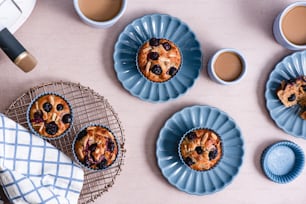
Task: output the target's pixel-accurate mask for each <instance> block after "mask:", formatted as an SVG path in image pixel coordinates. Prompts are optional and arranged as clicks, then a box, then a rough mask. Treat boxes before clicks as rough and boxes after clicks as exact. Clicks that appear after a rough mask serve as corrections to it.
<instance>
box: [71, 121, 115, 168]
mask: <svg viewBox="0 0 306 204" xmlns="http://www.w3.org/2000/svg"><path fill="white" fill-rule="evenodd" d="M92 126H97V127H102V128H106V129H107V130H108V131H109V132H111V133H112V134H113V136H114V138H115V142H116V145H117V148H118V151H117V154H116V158H115V159H114V161H113V162H112V163H111V164H110V165H108V166H107V167H106V168H104V169H92V168H90V167H88V166H86V165H84V164H83V163H82V162H81V161H80V160H79V158H78V156H77V155H76V153H75V149H74V147H75V144H76V141H77V140H78V139H80V138H79V134H80V133H81V132H82V131H83V130H85V129H86V128H88V127H92ZM72 153H73V157H74V159H75V161H77V163H78V164H79V165H81V167H83V168H85V169H87V170H90V171H103V170H107V169H109V168H110V167H111V166H112V165H113V164H114V163H115V162H116V160H117V158H118V155H119V153H120V146H119V143H118V139H117V136H116V135H115V134H114V132H113V131H112V130H111V129H110V128H109V127H107V126H105V125H102V124H88V125H86V126H84V127H82V128H81V129H80V131H79V132H78V133H77V134H76V136H75V137H74V139H73V141H72Z"/></svg>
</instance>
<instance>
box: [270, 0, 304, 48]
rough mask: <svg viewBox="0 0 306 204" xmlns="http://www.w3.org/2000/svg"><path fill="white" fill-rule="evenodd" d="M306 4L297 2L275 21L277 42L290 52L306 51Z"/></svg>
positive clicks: (274, 28)
mask: <svg viewBox="0 0 306 204" xmlns="http://www.w3.org/2000/svg"><path fill="white" fill-rule="evenodd" d="M305 22H306V2H305V1H304V2H295V3H292V4H290V5H288V6H287V7H286V8H285V9H284V10H283V11H281V12H280V13H279V14H278V16H277V17H276V18H275V20H274V24H273V33H274V37H275V39H276V41H277V42H278V43H279V44H281V45H282V46H284V47H285V48H287V49H289V50H302V49H306V27H305Z"/></svg>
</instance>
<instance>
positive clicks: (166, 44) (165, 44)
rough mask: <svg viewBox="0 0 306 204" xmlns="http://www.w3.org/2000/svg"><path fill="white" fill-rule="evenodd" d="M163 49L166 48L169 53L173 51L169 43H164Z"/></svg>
mask: <svg viewBox="0 0 306 204" xmlns="http://www.w3.org/2000/svg"><path fill="white" fill-rule="evenodd" d="M163 47H164V49H165V50H167V51H169V50H171V45H170V44H169V43H168V42H164V43H163Z"/></svg>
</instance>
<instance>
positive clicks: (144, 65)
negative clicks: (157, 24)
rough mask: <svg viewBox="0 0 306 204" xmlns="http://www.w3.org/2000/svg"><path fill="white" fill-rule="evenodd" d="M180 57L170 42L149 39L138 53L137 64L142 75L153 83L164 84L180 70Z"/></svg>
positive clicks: (175, 47) (176, 48)
mask: <svg viewBox="0 0 306 204" xmlns="http://www.w3.org/2000/svg"><path fill="white" fill-rule="evenodd" d="M181 62H182V56H181V53H180V50H179V48H178V47H177V46H176V45H175V44H174V43H173V42H172V41H170V40H167V39H163V38H162V39H158V38H151V39H150V40H149V41H147V42H145V43H144V44H143V45H142V46H141V47H140V49H139V51H138V56H137V63H138V68H139V70H140V71H141V72H142V74H143V75H144V76H145V77H146V78H148V79H149V80H151V81H153V82H165V81H167V80H169V79H171V78H172V77H173V76H174V75H175V74H176V73H177V72H178V70H179V69H180V66H181Z"/></svg>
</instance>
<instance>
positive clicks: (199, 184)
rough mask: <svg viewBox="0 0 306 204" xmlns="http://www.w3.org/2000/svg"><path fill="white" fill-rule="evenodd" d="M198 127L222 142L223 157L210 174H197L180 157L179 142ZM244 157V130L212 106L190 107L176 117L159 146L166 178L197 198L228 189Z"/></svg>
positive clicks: (164, 128) (158, 152)
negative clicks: (210, 131)
mask: <svg viewBox="0 0 306 204" xmlns="http://www.w3.org/2000/svg"><path fill="white" fill-rule="evenodd" d="M194 128H208V129H211V130H213V131H215V132H216V133H217V134H218V135H219V136H220V138H221V141H222V148H223V155H222V158H221V159H220V161H219V162H218V164H217V165H216V166H215V167H214V168H212V169H210V170H208V171H194V170H192V169H191V168H189V167H188V166H187V165H185V164H184V163H183V162H182V161H181V159H180V158H179V153H178V145H179V142H180V140H181V138H182V137H183V135H184V134H185V133H186V132H187V131H189V130H191V129H194ZM243 155H244V150H243V139H242V135H241V131H240V128H239V127H238V126H237V125H236V124H235V122H234V120H233V119H232V118H230V117H229V116H228V115H227V114H226V113H225V112H223V111H220V110H219V109H217V108H213V107H210V106H191V107H186V108H184V109H182V110H181V111H179V112H177V113H175V114H174V115H172V116H171V117H170V118H169V119H168V120H167V121H166V123H165V125H164V126H163V127H162V129H161V131H160V134H159V137H158V139H157V143H156V157H157V162H158V166H159V168H160V170H161V172H162V174H163V175H164V177H165V178H166V179H167V180H168V181H169V183H171V184H172V185H173V186H175V187H176V188H178V189H179V190H181V191H184V192H186V193H190V194H195V195H206V194H211V193H214V192H217V191H219V190H221V189H223V188H224V187H225V186H227V185H228V184H229V183H230V182H231V181H232V180H233V178H234V177H235V176H236V175H237V174H238V171H239V168H240V166H241V165H242V161H243Z"/></svg>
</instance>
